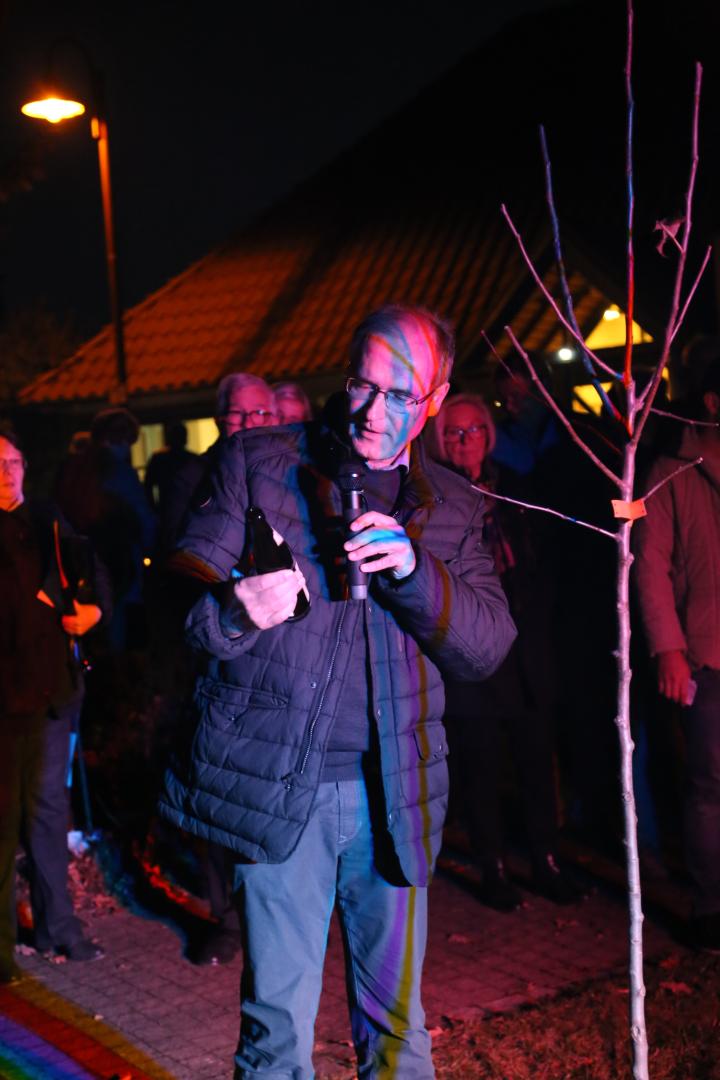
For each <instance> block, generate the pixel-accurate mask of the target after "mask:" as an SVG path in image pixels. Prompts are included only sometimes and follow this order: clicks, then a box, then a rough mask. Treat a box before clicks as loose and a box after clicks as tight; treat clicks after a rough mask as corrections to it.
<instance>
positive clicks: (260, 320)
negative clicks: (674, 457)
mask: <svg viewBox="0 0 720 1080" xmlns="http://www.w3.org/2000/svg"><path fill="white" fill-rule="evenodd" d="M419 211H420V208H419V207H415V208H411V209H408V211H407V212H406V213H404V214H402V213H401V214H398V215H397V216H394V217H393V219H392V220H378V221H374V222H368V221H364V220H357V221H355V222H348V223H347V225H346V226H345V228H343V229H342V231H340V232H338V231H337V228H336V227H334V226H333V225H332V224H331V225H330V228H328V226H327V225H326V224H325V223H323V222H322V221H314V222H309V223H308V224H307V225H306V226H305V228H304V229H302V230H297V229H293V230H291V231H289V233H288V235H287V236H286V237H285V236H283V235H282V229H277V228H275V227H274V225H273V220H272V215H270V216H269V217H268V218H266V219H265V220H264V221H263V222H262V223H260V224H259V225H258V226H256V227H255V228H253V229H252V230H250V231H249V232H248V233H247V234H245V235H244V236H241V237H239V238H238V239H237V240H236V241H235V242H233V243H231V244H228V245H227V246H226V247H224V248H222V249H221V250H219V251H216V252H214V253H213V254H211V255H209V256H208V257H207V258H205V259H203V260H202V261H200V262H199V263H197V264H195V265H194V266H192V267H191V268H190V269H189V270H188V271H186V272H185V273H184V274H181V275H180V276H179V277H177V278H175V279H173V280H172V281H170V282H169V283H168V284H167V285H166V286H165V287H164V288H162V289H160V290H159V291H158V292H156V293H154V294H152V295H151V296H150V297H148V298H147V299H146V300H145V301H144V302H143V303H141V304H138V305H137V306H136V307H134V308H132V309H131V310H130V311H128V312H127V313H126V316H125V347H126V354H127V371H128V390H129V393H130V395H131V397H133V398H135V397H137V396H140V395H144V394H150V393H157V392H172V391H179V390H189V389H196V388H201V387H207V386H213V385H215V384H216V383H217V382H218V380H219V379H220V378H221V377H222V375H223V374H224V373H225V372H227V371H229V370H234V369H237V370H243V371H251V372H254V373H256V374H258V375H261V376H263V377H264V378H266V379H268V380H271V381H272V380H277V379H286V378H297V377H303V376H309V375H315V374H321V373H322V374H327V373H332V372H335V371H337V372H339V371H340V370H341V368H342V367H343V365H344V363H345V358H346V351H347V344H348V338H349V333H350V331H351V330H352V327H353V326H354V325H355V324H356V323H357V322H359V321H360V319H361V318H362V317H363V316H364V315H365V314H367V312H368V311H370V310H372V308H373V307H376V306H377V305H379V304H381V303H383V302H385V301H387V300H402V301H406V302H410V303H422V304H425V305H427V306H428V307H431V308H433V309H435V310H437V311H440V312H442V313H443V314H444V315H445V316H447V317H448V318H450V319H451V320H452V321H453V322H454V323H455V325H456V327H457V333H458V340H459V353H458V363H459V365H460V366H462V363H463V361H464V360H465V359H466V358H467V357H469V356H470V355H471V354H472V353H473V352H474V351H476V350H477V348H478V346H479V344H480V342H481V331H482V330H483V329H487V330H492V332H493V334H494V335H497V334H499V331H500V330H501V326H500V323H501V322H502V321H503V314H504V313H505V315H506V317H507V318H510V317H512V322H513V327H514V329H515V332H516V333H517V334H519V335H520V338H521V340H522V341H523V342H524V344H525V345H526V347H528V348H530V349H535V350H546V349H553V348H557V347H559V346H560V345H561V344H562V343H563V337H562V333H561V331H560V330H559V328H558V325H557V322H556V320H555V319H554V317H553V315H552V313H551V312H549V311H548V309H547V305H546V304H545V303H544V301H543V300H542V298H541V297H540V295H539V293H538V292H537V290H534V291H532V292H528V290H527V286H526V282H525V276H526V275H525V272H524V267H523V265H522V263H521V260H520V257H519V255H518V253H517V250H516V248H515V244H514V241H513V240H512V237H510V236H509V234H508V232H507V229H506V227H505V226H504V223H503V222H502V220H501V219H500V218H499V214H497V212H495V215H494V218H495V220H493V218H492V215H491V210H490V208H488V209H486V210H485V212H484V213H483V212H482V211H480V212H478V211H477V209H476V210H475V212H470V210H469V208H465V209H464V212H463V211H460V212H458V211H453V210H452V208H448V207H447V206H438V207H436V208H433V210H432V211H431V212H429V213H428V212H424V211H423V212H419ZM535 246H536V247H537V244H536V245H535ZM544 276H545V280H546V282H547V283H548V285H550V287H551V288H552V287H554V286H555V283H556V282H555V279H556V274H555V271H554V269H553V268H550V269H548V270H547V271H546V273H545V275H544ZM571 285H572V288H573V292H574V293H575V295H576V296H581V297H582V300H581V302H580V303H579V305H578V309H577V313H578V317H579V319H580V322H581V324H582V325H584V328H586V329H589V328H591V327H592V325H594V323H595V322H596V321H597V319H598V318H599V315H600V313H601V312H602V310H603V308H604V307H605V306H607V303H608V302H609V299H616V298H615V297H613V298H608V297H606V296H604V295H603V294H602V293H601V292H600V291H599V290H598V289H596V288H594V287H593V286H592V285H590V283H589V282H587V281H586V280H585V279H584V278H583V277H582V275H580V274H575V275H573V277H572V279H571ZM519 292H524V293H527V294H528V295H526V296H524V295H518V293H519ZM497 345H498V348H499V351H500V352H501V353H505V352H506V351H507V349H508V342H507V340H506V339H504V338H503V337H501V336H499V337H498V338H497ZM114 378H115V369H114V353H113V339H112V335H111V333H110V329H109V328H106V329H105V330H103V331H102V332H101V333H100V334H98V335H97V336H96V337H95V338H93V339H92V340H91V341H89V342H88V343H87V344H86V345H84V346H83V347H82V348H81V349H80V350H78V352H77V353H76V354H75V355H74V356H73V357H71V358H70V359H69V360H67V361H66V362H65V363H63V364H62V365H61V366H60V367H59V368H57V369H55V370H54V371H51V372H48V373H47V374H45V375H43V376H41V377H40V378H39V379H37V380H35V381H34V382H33V383H32V384H30V385H29V386H28V387H26V388H25V390H24V391H23V392H22V395H21V400H22V401H23V402H24V403H26V404H30V403H41V402H42V403H49V402H53V401H57V402H60V401H63V400H75V401H77V400H82V399H99V398H104V397H107V396H108V395H109V394H110V392H111V390H112V388H113V385H114Z"/></svg>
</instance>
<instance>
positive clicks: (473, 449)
mask: <svg viewBox="0 0 720 1080" xmlns="http://www.w3.org/2000/svg"><path fill="white" fill-rule="evenodd" d="M436 435H437V443H438V456H439V458H440V460H441V461H445V462H447V463H448V464H449V465H450V466H451V467H452V468H454V469H456V470H457V471H458V472H459V473H461V474H462V475H463V476H467V478H468V479H469V480H471V481H472V482H473V483H474V484H479V485H480V486H481V487H482V488H484V489H485V490H487V491H489V492H494V491H497V492H498V494H502V484H501V482H500V476H501V475H502V474H501V473H500V476H499V475H498V473H499V470H498V467H497V466H496V465H495V464H494V462H492V461H491V459H490V454H491V453H492V451H493V448H494V446H495V424H494V422H493V418H492V415H491V413H490V409H489V408H488V406H487V404H486V403H485V401H483V399H482V398H481V397H480V396H479V395H477V394H456V395H454V396H453V397H449V398H447V399H446V401H445V402H444V404H443V407H442V409H441V410H440V414H439V416H438V418H437V421H436ZM484 529H485V540H486V542H487V544H488V546H489V548H490V550H491V551H492V553H493V556H494V559H495V567H496V569H497V572H498V574H499V575H500V579H501V581H502V583H503V588H504V590H505V593H506V595H507V597H508V602H509V604H510V610H511V612H512V615H513V618H514V620H515V623H516V625H517V627H518V639H517V641H516V642H515V644H514V645H513V647H512V649H511V650H510V653H509V655H508V656H507V657H506V659H505V661H504V663H503V664H501V666H500V668H499V669H498V671H496V672H495V674H494V675H493V676H492V677H491V678H489V679H487V680H486V681H485V682H482V683H477V684H472V683H467V682H465V683H455V682H453V681H448V683H447V684H446V692H447V712H446V722H447V724H448V730H449V732H450V764H451V776H452V778H453V781H454V788H455V789H456V791H457V795H458V799H457V801H458V803H459V804H460V807H461V810H462V811H463V812H464V814H465V816H466V818H467V824H468V829H469V834H470V842H471V845H472V848H473V853H474V855H475V857H476V859H477V860H478V862H479V864H480V867H481V869H482V875H483V877H482V886H481V893H480V895H481V898H482V899H483V900H484V902H485V903H487V904H488V905H489V906H490V907H493V908H497V909H498V910H499V911H512V910H513V909H514V908H517V907H519V906H520V904H521V903H522V894H521V893H520V891H519V890H518V889H517V888H516V887H515V885H514V884H513V883H512V881H511V880H510V879H509V877H508V875H507V871H506V862H505V855H506V850H505V849H506V828H505V827H504V821H503V817H504V812H503V805H502V803H503V799H502V789H501V781H502V776H503V767H502V766H503V760H504V755H503V753H502V749H503V740H504V738H505V737H506V736H507V737H509V745H510V749H511V757H512V761H513V763H514V765H515V768H516V771H517V790H518V792H519V794H520V797H521V801H522V810H523V813H522V819H523V823H524V827H525V838H526V841H527V844H528V846H529V849H530V855H531V865H532V885H533V887H534V888H535V890H536V891H538V892H540V893H541V894H542V895H544V896H546V897H547V898H548V899H550V900H553V901H555V902H556V903H572V902H573V901H575V900H578V899H580V897H581V895H582V892H581V889H580V888H579V886H578V884H577V883H576V882H575V881H574V879H573V878H572V877H571V876H570V875H569V873H568V872H567V871H566V870H561V869H560V866H559V864H558V857H557V842H558V835H557V807H556V803H555V779H554V759H553V739H552V719H553V718H552V708H553V704H554V696H555V695H554V674H553V668H554V664H555V654H554V650H553V646H552V637H553V634H552V629H553V628H552V604H553V582H552V577H551V575H550V573H549V568H548V567H547V566H543V564H542V557H541V547H540V545H539V544H538V542H537V536H536V530H535V529H534V527H533V525H532V523H531V522H530V521H528V514H527V512H524V511H523V510H522V509H520V508H518V507H516V506H511V505H508V504H506V503H503V502H500V501H498V500H495V499H493V498H489V499H488V504H487V513H486V517H485V526H484Z"/></svg>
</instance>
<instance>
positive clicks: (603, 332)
mask: <svg viewBox="0 0 720 1080" xmlns="http://www.w3.org/2000/svg"><path fill="white" fill-rule="evenodd" d="M632 337H633V343H634V344H635V345H641V344H643V343H644V342H649V341H652V337H651V336H650V334H648V333H647V331H645V330H643V328H642V327H641V326H638V324H637V323H636V322H635V321H633V324H632ZM586 344H587V347H588V348H589V349H592V350H593V351H595V349H613V348H616V347H617V346H618V345H624V344H625V312H624V311H621V310H620V308H619V307H618V306H617V304H611V305H610V307H608V308H606V309H605V311H604V312H603V316H602V319H601V320H600V322H599V323H598V324H597V326H596V327H595V329H594V330H593V331H592V333H591V334H590V336H589V337H588V339H587V342H586ZM596 396H597V395H596Z"/></svg>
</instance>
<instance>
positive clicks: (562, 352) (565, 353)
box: [557, 345, 575, 363]
mask: <svg viewBox="0 0 720 1080" xmlns="http://www.w3.org/2000/svg"><path fill="white" fill-rule="evenodd" d="M574 356H575V350H574V349H571V348H569V347H568V346H567V345H563V347H562V348H561V349H558V351H557V357H558V360H562V361H564V362H565V363H567V362H568V360H572V359H573V358H574Z"/></svg>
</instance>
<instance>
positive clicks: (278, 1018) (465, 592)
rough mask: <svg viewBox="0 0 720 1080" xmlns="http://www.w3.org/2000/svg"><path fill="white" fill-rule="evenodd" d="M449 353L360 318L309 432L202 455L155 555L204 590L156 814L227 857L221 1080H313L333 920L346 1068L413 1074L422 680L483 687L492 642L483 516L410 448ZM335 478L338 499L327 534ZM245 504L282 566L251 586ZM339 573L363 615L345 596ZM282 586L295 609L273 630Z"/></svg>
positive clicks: (393, 313)
mask: <svg viewBox="0 0 720 1080" xmlns="http://www.w3.org/2000/svg"><path fill="white" fill-rule="evenodd" d="M453 353H454V342H453V335H452V332H451V330H450V328H449V327H448V325H447V324H446V323H445V322H443V321H442V320H441V319H440V318H439V317H438V316H436V315H434V314H432V313H431V312H429V311H426V310H424V309H421V308H416V307H409V306H399V305H390V306H387V307H384V308H381V309H380V310H378V311H376V312H373V313H372V314H371V315H369V316H368V317H367V318H366V319H364V320H363V322H362V323H361V324H360V326H359V327H358V328H357V329H356V330H355V333H354V334H353V337H352V341H351V345H350V364H349V371H348V375H347V379H346V382H345V388H344V391H343V392H341V393H340V394H339V395H337V396H335V397H334V398H333V399H332V400H331V401H330V402H329V405H328V407H326V409H325V411H324V413H323V415H322V416H321V417H320V419H319V420H318V421H317V422H309V423H306V424H295V425H292V426H286V427H279V428H277V429H275V430H273V431H270V432H267V433H265V434H263V435H262V437H259V433H258V432H257V431H246V432H243V433H242V434H241V435H239V436H236V437H235V438H233V439H231V440H228V441H227V442H226V443H225V444H224V445H223V446H222V448H221V450H220V452H219V454H218V457H217V459H216V463H215V470H214V473H213V475H212V477H211V478H210V483H209V484H208V486H207V489H206V490H205V491H204V497H203V501H202V503H201V504H197V505H196V510H195V514H194V515H193V516H192V517H191V518H190V519H189V520H188V523H187V526H186V528H185V531H184V534H183V536H182V537H181V539H180V543H179V551H178V552H177V555H176V557H175V559H174V565H175V568H176V570H177V571H178V572H184V573H187V574H191V575H194V577H195V578H196V579H197V580H199V581H200V582H202V583H204V585H205V588H206V591H205V592H204V594H203V595H202V597H201V598H200V599H199V600H198V601H197V602H196V604H195V606H194V607H193V608H192V610H191V612H190V614H189V617H188V620H187V623H186V627H187V632H188V635H189V637H190V639H191V640H192V641H193V643H194V645H195V647H196V648H197V649H198V650H199V651H200V652H201V654H203V655H204V657H205V663H206V670H205V674H204V675H203V677H201V678H200V680H199V681H198V683H197V685H196V690H195V699H194V700H195V707H196V728H195V733H194V737H193V742H192V752H191V753H190V754H189V755H188V754H187V753H184V752H183V753H179V754H178V756H177V760H176V761H175V762H174V763H173V766H172V767H171V768H170V770H169V772H168V775H167V778H166V787H165V792H164V794H163V796H162V799H161V802H160V811H161V813H162V814H163V816H164V817H165V818H166V819H168V820H169V821H172V822H174V823H175V824H176V825H178V826H180V827H181V828H183V829H187V830H189V831H190V832H194V833H196V834H198V835H200V836H206V837H210V838H211V839H213V840H214V841H216V842H217V843H220V844H223V845H225V846H226V847H227V848H228V849H229V850H230V851H231V853H232V858H233V860H234V863H235V869H234V887H235V892H236V896H237V900H238V904H239V908H240V912H241V920H242V935H243V960H244V966H243V973H242V983H241V998H242V1001H241V1012H242V1021H241V1032H240V1042H239V1046H238V1049H237V1053H236V1056H235V1076H236V1078H238V1080H242V1078H245V1077H259V1076H268V1077H278V1078H279V1077H287V1078H290V1077H293V1078H294V1080H309V1078H310V1077H312V1076H313V1075H314V1071H313V1064H312V1049H313V1029H314V1023H315V1017H316V1013H317V1008H318V1002H319V999H320V990H321V984H322V973H323V965H324V958H325V950H326V944H327V935H328V928H329V924H330V918H331V915H332V912H333V909H336V910H337V912H338V915H339V919H340V925H341V927H342V933H343V936H344V941H345V945H346V958H347V959H346V964H347V987H348V996H349V1004H350V1011H351V1022H352V1035H353V1040H354V1044H355V1050H356V1054H357V1058H358V1074H359V1075H360V1076H363V1077H366V1078H368V1077H378V1078H379V1077H386V1078H389V1077H393V1078H394V1080H429V1078H431V1077H432V1076H433V1075H434V1072H433V1066H432V1061H431V1052H430V1051H431V1045H430V1036H429V1034H428V1032H427V1030H426V1028H425V1020H424V1013H423V1009H422V1005H421V998H420V975H421V969H422V963H423V956H424V951H425V938H426V919H427V885H428V883H429V880H430V877H431V875H432V871H433V867H434V864H435V859H436V856H437V853H438V849H439V847H440V842H441V838H442V826H443V818H444V815H445V809H446V803H447V790H448V775H447V765H446V760H445V759H446V753H447V743H446V738H445V731H444V728H443V725H442V714H443V707H444V694H443V684H442V677H441V673H444V674H445V675H447V676H450V677H453V678H456V679H472V680H477V679H480V678H483V677H484V676H485V675H488V674H490V672H492V671H493V670H495V668H496V667H497V666H498V665H499V663H500V662H501V661H502V659H503V658H504V656H505V654H506V652H507V650H508V648H509V646H510V644H511V642H512V640H513V637H514V634H515V630H514V626H513V623H512V619H511V617H510V615H509V613H508V608H507V603H506V601H505V597H504V595H503V592H502V589H501V587H500V583H499V581H498V578H497V575H496V573H495V569H494V566H493V563H492V558H491V556H490V554H489V552H488V550H487V549H486V547H485V544H484V543H483V540H482V516H483V507H484V498H483V496H482V495H481V494H480V493H478V492H475V491H473V490H472V488H471V487H470V486H469V485H468V484H467V482H466V481H465V480H464V479H462V478H460V477H457V476H455V475H454V474H453V473H451V472H449V471H447V470H446V469H445V468H443V467H442V466H440V465H438V464H436V463H434V462H433V461H431V460H430V459H429V458H428V457H427V455H426V452H425V449H424V447H423V445H422V441H421V440H420V439H419V438H418V436H419V435H420V433H421V432H422V430H423V428H424V427H425V424H426V422H427V420H428V419H429V418H430V417H431V416H434V415H435V414H436V413H437V412H438V410H439V408H440V406H441V404H442V401H443V398H444V397H445V395H446V393H447V391H448V380H449V378H450V372H451V368H452V362H453ZM348 465H349V466H350V468H351V471H352V472H354V473H355V475H356V476H357V477H358V478H359V481H360V486H361V487H362V495H361V496H359V501H360V503H361V505H360V507H359V509H360V511H361V512H360V514H359V516H358V517H357V519H356V520H355V521H354V522H353V524H352V526H351V527H350V535H348V532H347V531H346V528H345V526H344V524H343V516H342V504H343V497H342V493H341V490H340V483H342V482H344V481H343V480H342V479H341V478H342V475H343V473H344V469H343V466H348ZM251 506H253V507H259V508H260V509H262V510H263V512H264V514H265V517H266V519H267V520H268V522H269V523H270V524H271V526H272V527H273V528H274V529H275V530H276V532H277V533H278V534H280V535H281V536H282V537H283V538H284V539H285V541H286V542H287V544H288V545H289V547H290V548H291V550H292V553H293V555H294V557H295V560H296V566H295V568H294V569H292V570H279V571H275V572H273V573H267V574H264V575H261V576H257V575H254V574H253V572H252V565H251V563H250V560H249V559H248V558H247V556H248V554H249V552H248V547H247V531H246V514H247V512H248V509H249V507H251ZM348 562H352V563H355V564H356V566H357V567H359V570H360V575H361V577H362V576H364V577H365V578H366V584H367V597H366V598H365V599H360V598H351V595H350V590H349V589H348V587H347V564H348ZM301 589H307V590H308V592H309V596H310V607H309V611H308V612H307V614H305V615H304V617H303V618H301V619H299V620H295V619H293V618H292V616H293V613H294V610H295V605H296V598H297V593H298V591H299V590H301Z"/></svg>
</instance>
